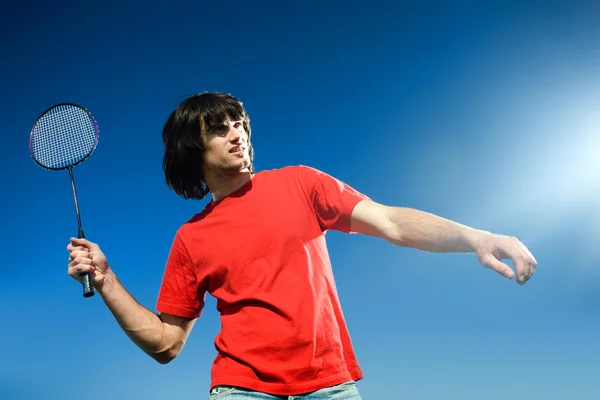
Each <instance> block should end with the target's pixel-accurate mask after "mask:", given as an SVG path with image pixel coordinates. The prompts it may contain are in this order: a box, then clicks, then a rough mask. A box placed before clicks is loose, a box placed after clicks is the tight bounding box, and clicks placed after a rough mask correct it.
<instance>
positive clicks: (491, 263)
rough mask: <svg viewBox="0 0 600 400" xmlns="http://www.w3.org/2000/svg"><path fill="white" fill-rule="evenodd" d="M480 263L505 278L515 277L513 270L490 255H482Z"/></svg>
mask: <svg viewBox="0 0 600 400" xmlns="http://www.w3.org/2000/svg"><path fill="white" fill-rule="evenodd" d="M480 261H481V264H482V265H483V266H485V267H488V268H490V269H493V270H494V271H496V272H497V273H499V274H500V275H502V276H504V277H505V278H508V279H512V278H513V277H514V276H515V274H514V272H513V270H512V269H511V268H510V267H509V266H508V265H506V264H504V263H503V262H502V261H500V260H499V259H498V258H496V257H495V256H494V255H493V254H492V253H487V254H484V255H483V256H482V257H481V260H480Z"/></svg>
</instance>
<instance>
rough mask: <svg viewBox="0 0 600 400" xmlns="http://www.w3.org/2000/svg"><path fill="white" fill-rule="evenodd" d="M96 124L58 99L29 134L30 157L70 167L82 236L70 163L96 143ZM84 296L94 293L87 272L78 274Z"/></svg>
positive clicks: (81, 110)
mask: <svg viewBox="0 0 600 400" xmlns="http://www.w3.org/2000/svg"><path fill="white" fill-rule="evenodd" d="M98 136H99V131H98V124H97V123H96V120H95V119H94V117H93V116H92V114H91V113H90V112H89V111H88V110H86V109H85V108H83V107H81V106H78V105H77V104H71V103H61V104H56V105H54V106H52V107H50V108H49V109H48V110H46V111H44V112H43V113H42V115H40V117H39V118H38V119H37V120H36V121H35V123H34V124H33V128H32V129H31V133H30V135H29V152H30V153H31V157H32V158H33V161H35V162H36V163H37V164H38V165H39V166H40V167H42V168H44V169H47V170H53V171H56V170H63V169H66V170H68V171H69V176H70V177H71V189H72V190H73V198H74V200H75V212H76V213H77V225H78V228H79V232H78V237H79V238H85V236H84V234H83V228H82V227H81V216H80V214H79V203H78V202H77V193H76V191H75V180H74V178H73V167H74V166H75V165H77V164H80V163H82V162H83V161H85V160H86V159H87V158H88V157H89V156H90V155H91V154H92V153H93V152H94V150H95V149H96V145H97V144H98ZM81 283H82V285H83V297H91V296H93V295H94V288H93V286H92V283H91V280H90V276H89V274H85V275H82V276H81Z"/></svg>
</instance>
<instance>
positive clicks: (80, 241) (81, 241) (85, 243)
mask: <svg viewBox="0 0 600 400" xmlns="http://www.w3.org/2000/svg"><path fill="white" fill-rule="evenodd" d="M71 244H72V245H73V246H75V247H77V246H82V247H85V248H86V249H88V250H89V251H92V250H96V249H98V245H97V244H96V243H93V242H90V241H89V240H87V239H85V238H74V237H72V238H71Z"/></svg>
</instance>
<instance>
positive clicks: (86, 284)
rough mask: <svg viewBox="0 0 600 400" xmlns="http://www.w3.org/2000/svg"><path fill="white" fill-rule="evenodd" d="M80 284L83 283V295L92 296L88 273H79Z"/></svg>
mask: <svg viewBox="0 0 600 400" xmlns="http://www.w3.org/2000/svg"><path fill="white" fill-rule="evenodd" d="M81 284H82V285H83V297H92V296H93V295H94V287H93V286H92V280H91V278H90V274H89V273H86V274H82V275H81Z"/></svg>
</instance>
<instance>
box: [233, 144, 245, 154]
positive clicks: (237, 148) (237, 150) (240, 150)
mask: <svg viewBox="0 0 600 400" xmlns="http://www.w3.org/2000/svg"><path fill="white" fill-rule="evenodd" d="M244 150H246V148H245V147H244V146H235V147H232V148H231V149H230V150H229V153H230V154H239V153H243V152H244Z"/></svg>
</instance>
